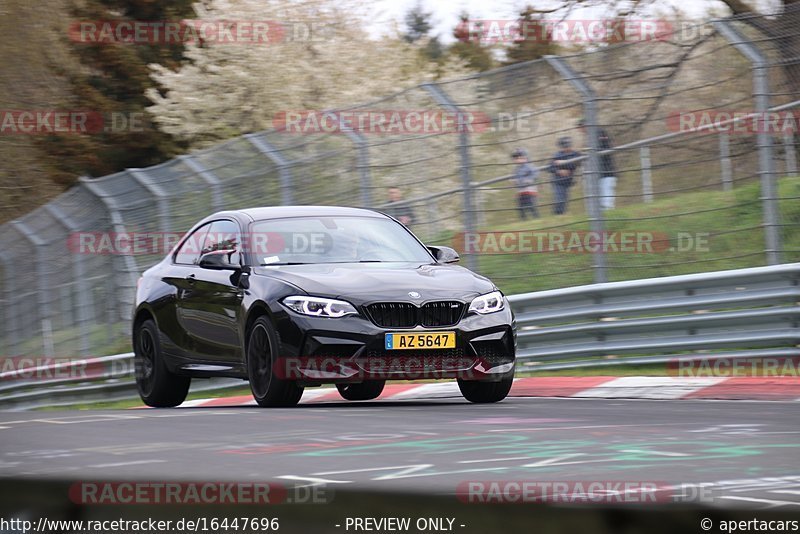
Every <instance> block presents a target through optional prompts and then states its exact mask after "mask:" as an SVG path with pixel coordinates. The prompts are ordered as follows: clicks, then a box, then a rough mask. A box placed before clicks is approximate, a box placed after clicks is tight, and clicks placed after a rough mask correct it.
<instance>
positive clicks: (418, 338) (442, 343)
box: [385, 332, 456, 350]
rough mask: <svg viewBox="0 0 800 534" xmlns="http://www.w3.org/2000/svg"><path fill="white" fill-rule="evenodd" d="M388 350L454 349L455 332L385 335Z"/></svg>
mask: <svg viewBox="0 0 800 534" xmlns="http://www.w3.org/2000/svg"><path fill="white" fill-rule="evenodd" d="M385 346H386V350H400V349H426V350H429V349H454V348H456V333H455V332H417V333H413V334H385Z"/></svg>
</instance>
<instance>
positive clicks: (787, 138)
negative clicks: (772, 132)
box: [783, 131, 797, 176]
mask: <svg viewBox="0 0 800 534" xmlns="http://www.w3.org/2000/svg"><path fill="white" fill-rule="evenodd" d="M783 150H784V152H785V156H786V174H787V176H797V153H796V152H795V149H794V132H791V131H786V132H783Z"/></svg>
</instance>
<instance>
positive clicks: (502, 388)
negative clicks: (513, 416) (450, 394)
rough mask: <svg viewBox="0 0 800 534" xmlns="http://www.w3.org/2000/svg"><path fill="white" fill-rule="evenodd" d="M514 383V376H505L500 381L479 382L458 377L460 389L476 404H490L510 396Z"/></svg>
mask: <svg viewBox="0 0 800 534" xmlns="http://www.w3.org/2000/svg"><path fill="white" fill-rule="evenodd" d="M513 383H514V376H513V375H511V376H508V377H506V378H503V379H502V380H500V381H499V382H478V381H477V380H462V379H460V378H459V379H458V389H460V390H461V394H462V395H463V396H464V398H465V399H467V400H468V401H470V402H474V403H476V404H489V403H492V402H500V401H501V400H503V399H505V398H506V397H507V396H508V392H509V391H511V385H512V384H513Z"/></svg>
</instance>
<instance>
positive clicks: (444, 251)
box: [428, 247, 461, 263]
mask: <svg viewBox="0 0 800 534" xmlns="http://www.w3.org/2000/svg"><path fill="white" fill-rule="evenodd" d="M428 250H430V251H431V254H433V257H434V258H436V261H437V262H439V263H458V260H460V259H461V258H460V257H459V255H458V252H456V251H455V250H454V249H452V248H450V247H428Z"/></svg>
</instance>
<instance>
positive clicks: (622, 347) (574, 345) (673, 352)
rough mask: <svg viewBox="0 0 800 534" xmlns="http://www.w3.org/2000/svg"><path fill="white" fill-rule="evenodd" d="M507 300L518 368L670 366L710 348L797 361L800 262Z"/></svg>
mask: <svg viewBox="0 0 800 534" xmlns="http://www.w3.org/2000/svg"><path fill="white" fill-rule="evenodd" d="M509 299H510V300H511V303H512V305H513V307H514V310H515V312H516V314H517V324H518V333H517V343H518V348H517V357H518V359H519V361H520V363H521V365H520V366H519V368H520V369H541V370H553V369H570V368H578V367H593V366H613V365H628V364H632V363H636V364H648V363H666V362H669V361H674V360H681V359H683V360H698V359H702V358H708V357H709V353H710V352H712V351H715V352H716V351H725V356H726V357H731V358H751V357H754V356H789V355H792V356H797V355H800V349H797V348H796V347H797V345H798V343H800V305H798V303H800V263H790V264H782V265H777V266H771V267H756V268H752V269H739V270H732V271H719V272H710V273H701V274H690V275H683V276H670V277H664V278H650V279H644V280H632V281H627V282H613V283H605V284H592V285H587V286H580V287H572V288H567V289H560V290H552V291H541V292H537V293H527V294H522V295H513V296H511V297H509ZM686 351H691V352H689V353H687V352H686ZM700 351H702V352H700ZM581 358H582V359H581Z"/></svg>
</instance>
